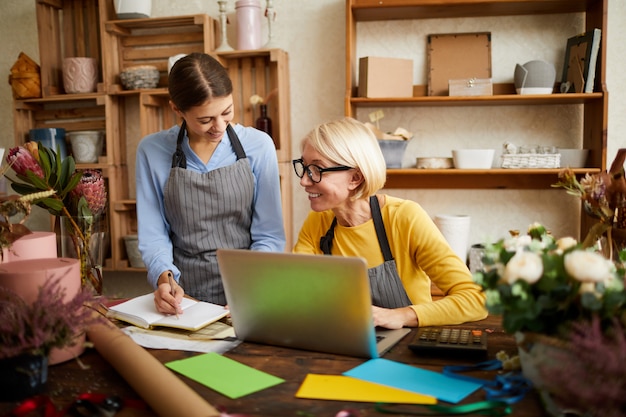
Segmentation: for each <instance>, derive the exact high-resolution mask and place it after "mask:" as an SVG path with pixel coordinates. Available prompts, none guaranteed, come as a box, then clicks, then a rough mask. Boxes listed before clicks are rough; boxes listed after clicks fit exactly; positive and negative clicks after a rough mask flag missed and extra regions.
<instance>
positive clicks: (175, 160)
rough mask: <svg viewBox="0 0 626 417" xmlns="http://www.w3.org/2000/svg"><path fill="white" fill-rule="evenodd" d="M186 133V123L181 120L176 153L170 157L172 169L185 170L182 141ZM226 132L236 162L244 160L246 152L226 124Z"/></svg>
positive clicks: (231, 128) (233, 130) (229, 126)
mask: <svg viewBox="0 0 626 417" xmlns="http://www.w3.org/2000/svg"><path fill="white" fill-rule="evenodd" d="M186 131H187V122H186V121H185V120H184V119H183V123H182V124H181V125H180V130H179V131H178V138H177V140H176V152H174V155H172V168H183V169H186V168H187V158H186V157H185V153H184V152H183V139H184V138H185V132H186ZM226 132H227V133H228V137H229V138H230V144H231V146H232V147H233V150H234V151H235V155H237V160H240V159H243V158H245V157H246V152H245V151H244V150H243V146H242V145H241V142H240V141H239V137H238V136H237V134H236V133H235V129H233V127H232V126H231V125H230V124H228V126H226Z"/></svg>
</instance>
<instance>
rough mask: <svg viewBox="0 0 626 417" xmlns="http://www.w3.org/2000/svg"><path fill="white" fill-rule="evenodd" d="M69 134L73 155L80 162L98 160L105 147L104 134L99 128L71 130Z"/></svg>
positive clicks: (88, 162)
mask: <svg viewBox="0 0 626 417" xmlns="http://www.w3.org/2000/svg"><path fill="white" fill-rule="evenodd" d="M67 136H68V137H69V139H70V144H71V146H72V155H73V156H74V160H75V161H76V163H78V164H91V163H96V162H98V157H99V156H100V155H101V154H102V149H103V148H104V134H103V132H101V131H99V130H81V131H77V132H69V133H68V134H67Z"/></svg>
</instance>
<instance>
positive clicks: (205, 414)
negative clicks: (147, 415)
mask: <svg viewBox="0 0 626 417" xmlns="http://www.w3.org/2000/svg"><path fill="white" fill-rule="evenodd" d="M87 337H88V338H89V340H91V341H92V342H93V344H94V346H95V348H96V350H97V351H98V352H99V353H100V354H101V355H102V356H103V357H104V359H106V360H107V362H109V363H110V364H111V365H112V366H113V367H114V368H115V370H116V371H117V372H118V373H119V374H120V375H122V377H123V378H124V379H125V380H126V382H128V383H129V385H130V386H131V387H133V389H134V390H135V391H137V393H138V394H139V395H140V396H141V398H143V400H144V401H145V402H146V403H147V404H148V405H150V407H151V408H152V409H153V410H154V411H155V412H156V413H157V414H158V415H159V416H162V417H180V416H181V415H184V416H185V417H209V416H219V415H220V412H219V411H217V410H216V409H215V408H214V407H213V406H212V405H211V404H209V403H207V402H206V401H205V400H204V399H203V398H202V397H201V396H200V395H198V394H197V393H196V392H195V391H193V390H192V389H191V388H189V386H187V385H186V384H185V383H184V382H183V381H181V380H180V379H179V378H178V377H177V376H176V375H175V374H174V373H173V372H172V371H170V370H169V369H167V368H166V367H165V366H163V364H161V362H159V361H158V360H157V359H156V358H155V357H154V356H152V355H150V353H148V352H147V351H146V350H145V349H144V348H142V347H141V346H139V345H137V344H136V343H135V342H133V340H132V339H131V338H130V337H128V336H127V335H126V334H124V333H123V332H122V331H121V330H120V329H118V328H117V327H115V326H114V325H113V323H110V322H108V321H107V322H105V323H102V324H98V325H94V326H92V327H91V328H90V329H89V331H87Z"/></svg>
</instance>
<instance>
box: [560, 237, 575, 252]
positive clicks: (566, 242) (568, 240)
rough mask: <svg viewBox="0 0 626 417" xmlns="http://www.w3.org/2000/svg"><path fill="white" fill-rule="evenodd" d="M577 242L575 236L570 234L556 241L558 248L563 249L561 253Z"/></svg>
mask: <svg viewBox="0 0 626 417" xmlns="http://www.w3.org/2000/svg"><path fill="white" fill-rule="evenodd" d="M577 244H578V242H577V241H576V239H574V238H573V237H569V236H567V237H562V238H560V239H559V240H557V241H556V246H557V248H558V250H559V251H561V253H563V252H565V251H566V250H567V249H569V248H571V247H572V246H575V245H577Z"/></svg>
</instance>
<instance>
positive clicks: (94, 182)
mask: <svg viewBox="0 0 626 417" xmlns="http://www.w3.org/2000/svg"><path fill="white" fill-rule="evenodd" d="M70 195H71V196H72V198H73V199H75V200H79V199H80V198H81V197H85V200H86V201H87V206H88V207H89V210H91V213H92V214H93V215H94V216H95V215H98V214H102V212H103V211H104V208H105V207H106V202H107V192H106V188H105V186H104V178H102V173H101V172H100V171H99V170H96V169H85V170H84V171H83V176H82V178H81V179H80V181H79V182H78V184H77V185H76V188H74V189H73V190H72V191H71V192H70Z"/></svg>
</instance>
